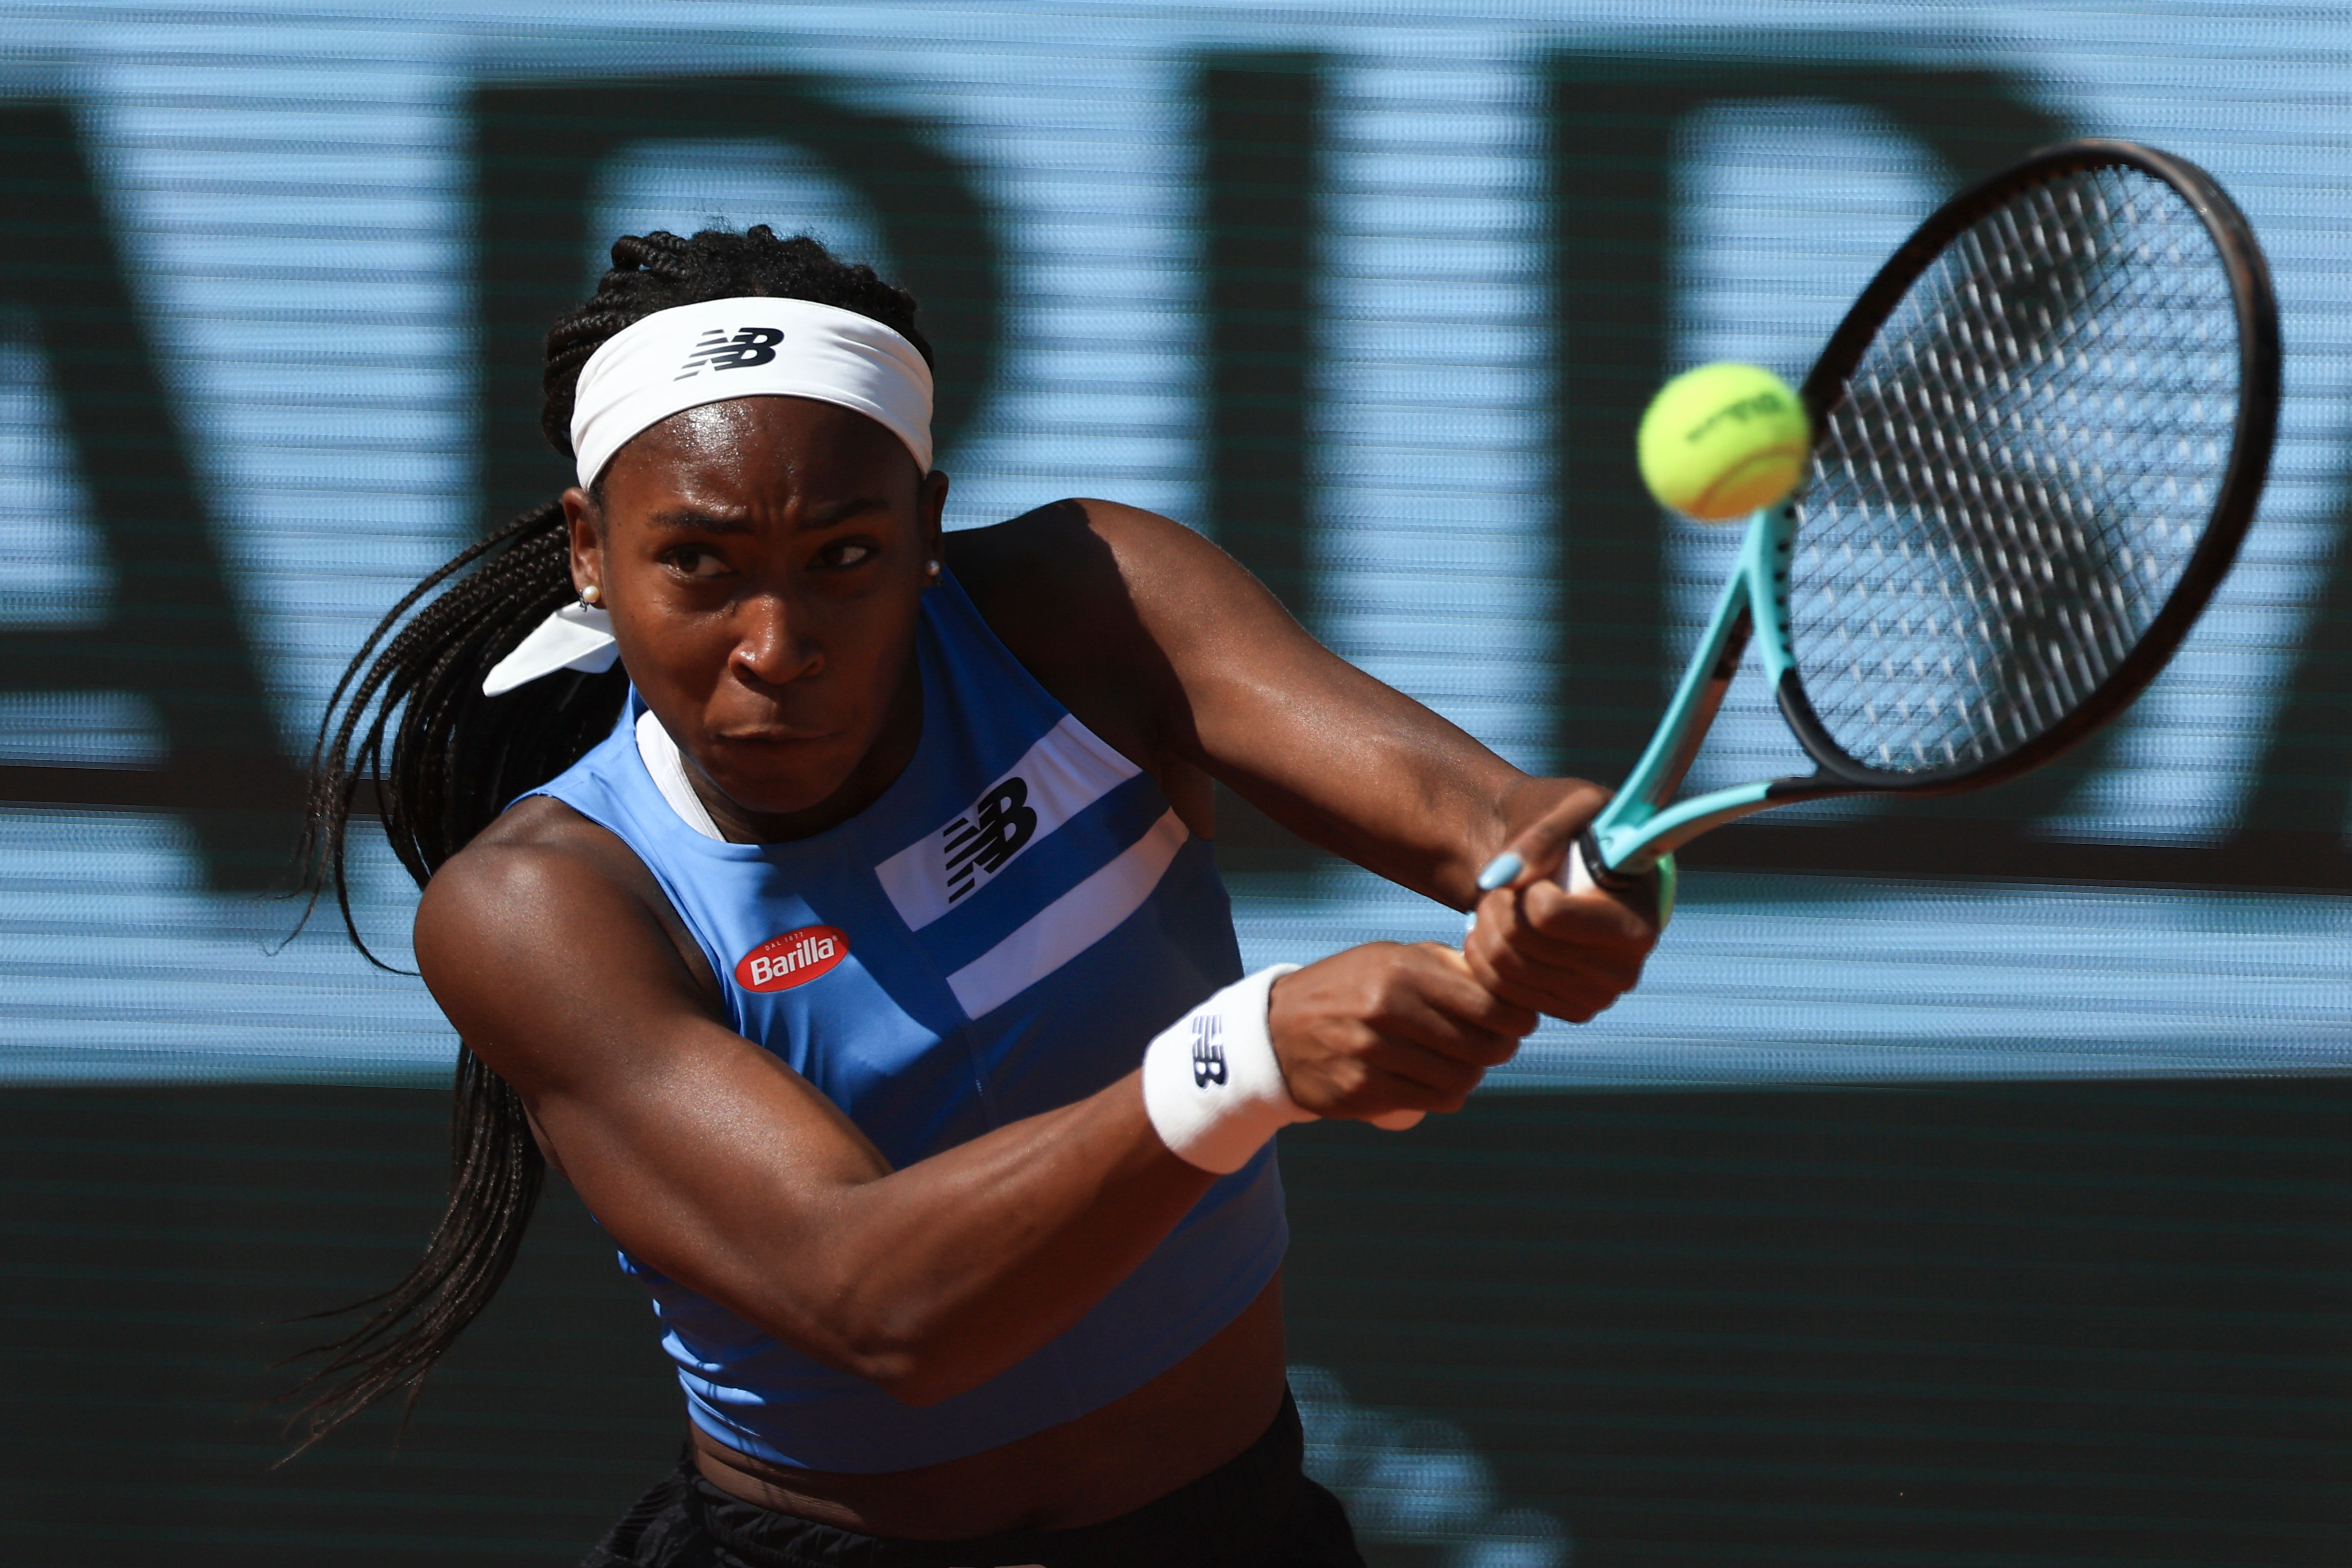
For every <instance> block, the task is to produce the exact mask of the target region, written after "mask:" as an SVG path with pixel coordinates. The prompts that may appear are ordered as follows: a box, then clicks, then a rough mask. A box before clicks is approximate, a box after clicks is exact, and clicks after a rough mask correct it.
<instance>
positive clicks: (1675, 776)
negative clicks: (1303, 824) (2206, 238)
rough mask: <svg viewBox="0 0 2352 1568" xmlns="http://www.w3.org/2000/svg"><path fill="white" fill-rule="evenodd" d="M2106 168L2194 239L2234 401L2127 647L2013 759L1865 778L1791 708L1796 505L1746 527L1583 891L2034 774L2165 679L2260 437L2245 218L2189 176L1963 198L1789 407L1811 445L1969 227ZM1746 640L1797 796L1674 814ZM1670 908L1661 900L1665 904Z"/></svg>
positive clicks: (1708, 805)
mask: <svg viewBox="0 0 2352 1568" xmlns="http://www.w3.org/2000/svg"><path fill="white" fill-rule="evenodd" d="M2116 166H2122V167H2126V168H2131V169H2136V170H2137V171H2139V172H2140V173H2142V174H2148V175H2151V176H2153V177H2154V178H2156V179H2158V180H2160V181H2162V182H2163V183H2164V184H2167V185H2168V186H2170V187H2171V188H2172V190H2173V191H2175V192H2176V193H2178V194H2179V195H2180V196H2181V198H2182V199H2183V200H2184V201H2185V202H2186V203H2187V204H2188V205H2189V207H2190V208H2191V210H2193V211H2194V212H2195V213H2196V214H2197V216H2198V217H2199V219H2200V221H2201V222H2202V223H2203V225H2204V226H2205V229H2206V231H2207V233H2208V234H2209V235H2210V237H2211V238H2212V240H2213V242H2214V247H2215V249H2216V250H2217V251H2218V252H2219V253H2220V255H2221V260H2222V264H2223V266H2224V267H2225V268H2226V269H2227V270H2228V273H2229V276H2230V279H2231V295H2232V301H2233V304H2234V306H2235V309H2236V314H2237V324H2238V374H2239V389H2238V390H2239V395H2238V409H2237V418H2236V422H2235V428H2234V430H2233V432H2232V439H2231V452H2230V458H2229V462H2228V464H2227V466H2226V467H2225V468H2224V469H2223V472H2222V477H2221V484H2220V487H2219V489H2218V493H2217V495H2216V498H2215V501H2214V505H2213V510H2212V512H2211V514H2210V518H2209V520H2208V521H2207V523H2206V527H2205V531H2204V533H2203V535H2202V536H2201V537H2200V539H2199V541H2198V543H2197V547H2196V548H2195V550H2193V551H2192V552H2190V555H2189V562H2188V564H2187V565H2186V566H2185V567H2184V568H2183V570H2182V574H2181V578H2180V581H2179V583H2177V584H2174V586H2173V590H2172V593H2171V594H2170V595H2169V596H2168V598H2167V599H2166V602H2165V604H2164V605H2163V607H2162V608H2161V609H2160V610H2158V613H2157V615H2156V616H2154V618H2153V619H2151V620H2150V622H2149V623H2148V626H2147V629H2146V630H2145V631H2144V632H2142V634H2141V636H2140V638H2139V641H2138V642H2137V645H2136V646H2135V647H2133V648H2132V650H2131V652H2130V653H2129V654H2128V655H2126V657H2125V658H2123V659H2122V660H2121V661H2120V662H2119V663H2118V664H2117V665H2116V668H2114V669H2112V670H2110V671H2109V672H2108V674H2107V676H2106V678H2105V679H2104V680H2102V681H2101V682H2100V683H2099V685H2098V687H2097V688H2096V689H2095V690H2093V691H2092V693H2091V694H2090V695H2089V696H2088V697H2087V698H2085V699H2084V701H2083V702H2082V703H2081V704H2079V705H2078V706H2077V707H2076V708H2075V709H2074V710H2073V711H2072V712H2070V713H2069V714H2067V715H2066V716H2065V718H2063V720H2061V721H2059V722H2058V723H2057V724H2054V725H2053V726H2052V727H2050V728H2049V729H2048V730H2045V731H2042V733H2040V734H2038V735H2036V736H2034V737H2033V738H2032V740H2030V741H2028V742H2025V743H2024V744H2022V745H2020V746H2018V747H2016V748H2014V749H2013V750H2011V751H2009V752H2003V753H2001V754H2000V756H1997V757H1993V758H1990V759H1989V760H1987V761H1984V762H1980V763H1957V764H1948V765H1945V766H1941V767H1934V768H1921V769H1916V770H1914V771H1911V772H1908V773H1905V772H1898V771H1895V770H1893V769H1885V768H1876V767H1872V766H1870V765H1869V764H1868V763H1864V762H1862V761H1860V760H1858V759H1856V758H1854V757H1853V756H1852V755H1850V754H1849V753H1847V752H1845V751H1844V750H1843V748H1841V747H1840V746H1839V745H1838V744H1837V742H1835V741H1834V740H1833V739H1832V737H1831V735H1830V733H1829V731H1828V729H1827V727H1826V726H1825V725H1823V724H1822V721H1821V719H1820V717H1819V715H1818V714H1816V713H1815V711H1814V710H1813V706H1812V703H1811V700H1810V699H1809V698H1808V697H1807V696H1806V694H1805V689H1804V681H1803V679H1802V677H1801V675H1800V674H1799V673H1798V670H1797V666H1796V658H1795V651H1794V648H1793V647H1792V646H1791V643H1790V632H1789V573H1790V562H1791V559H1792V557H1793V554H1794V545H1795V540H1796V531H1797V529H1798V527H1799V526H1800V513H1801V503H1802V499H1803V497H1802V492H1801V491H1800V493H1799V494H1798V495H1797V496H1794V497H1791V498H1790V500H1785V501H1782V502H1781V503H1780V504H1779V505H1777V506H1772V507H1767V508H1765V509H1764V510H1761V511H1759V512H1757V513H1756V514H1755V515H1754V516H1753V517H1752V518H1750V519H1749V520H1748V532H1747V535H1746V537H1745V539H1744V540H1743V541H1742V543H1741V546H1740V553H1739V561H1738V565H1737V566H1736V567H1735V568H1734V569H1733V571H1732V574H1731V575H1730V577H1729V579H1728V580H1727V582H1726V583H1725V584H1724V586H1723V592H1722V594H1721V595H1720V596H1719V597H1718V598H1717V602H1716V607H1715V613H1714V615H1713V616H1712V617H1711V618H1710V619H1709V621H1708V623H1707V628H1706V633H1705V635H1704V636H1702V637H1700V639H1699V643H1698V646H1697V647H1696V649H1695V650H1694V651H1693V653H1692V655H1691V658H1690V661H1689V663H1688V664H1687V665H1686V666H1685V668H1684V671H1683V678H1682V681H1681V683H1680V685H1678V686H1677V687H1676V688H1675V694H1674V697H1673V699H1672V700H1670V701H1669V702H1668V703H1667V706H1666V711H1665V713H1664V716H1663V717H1662V718H1661V720H1660V721H1659V724H1658V728H1657V730H1656V731H1654V733H1653V734H1652V736H1651V739H1650V743H1649V746H1648V747H1647V749H1646V750H1644V751H1643V753H1642V757H1641V760H1640V761H1639V762H1637V763H1635V764H1634V766H1633V772H1632V773H1629V774H1628V775H1627V777H1626V779H1625V783H1624V784H1623V785H1622V787H1621V788H1620V789H1619V791H1618V792H1617V794H1616V795H1615V796H1614V797H1612V799H1611V801H1610V803H1609V805H1606V806H1604V807H1603V808H1602V809H1601V814H1600V815H1599V816H1596V817H1594V818H1593V821H1592V825H1591V826H1590V827H1589V828H1587V829H1586V830H1585V832H1584V834H1583V836H1582V837H1581V838H1580V851H1581V852H1580V855H1579V856H1578V859H1579V861H1580V865H1579V866H1578V867H1577V868H1576V869H1578V870H1579V871H1580V872H1581V873H1582V876H1581V877H1580V878H1579V879H1578V880H1580V881H1581V880H1584V879H1590V880H1591V883H1593V884H1594V885H1596V886H1599V887H1604V888H1609V889H1617V890H1624V889H1630V888H1633V887H1634V886H1636V885H1638V884H1639V883H1640V882H1641V880H1642V879H1643V877H1644V876H1646V875H1647V874H1648V873H1649V872H1650V871H1652V870H1653V869H1654V868H1655V869H1658V870H1659V871H1661V872H1662V873H1663V876H1664V879H1665V881H1666V883H1667V885H1668V886H1669V887H1670V886H1671V883H1672V879H1673V876H1674V860H1673V853H1672V852H1673V851H1674V850H1675V849H1676V848H1678V847H1681V846H1683V845H1685V844H1687V843H1689V842H1690V841H1691V840H1692V839H1694V838H1696V837H1698V836H1699V835H1700V834H1702V833H1706V832H1708V831H1710V830H1712V829H1714V828H1717V827H1720V826H1723V825H1724V824H1726V823H1729V822H1736V821H1738V819H1739V818H1741V817H1744V816H1753V815H1754V814H1756V813H1757V812H1759V811H1763V810H1766V809H1768V808H1769V807H1771V806H1775V805H1787V804H1789V803H1790V802H1793V801H1799V800H1822V799H1827V798H1830V797H1832V796H1835V795H1865V794H1869V795H1876V794H1889V795H1948V794H1953V793H1956V792H1958V791H1960V790H1964V789H1974V788H1978V787H1980V786H1982V785H1986V784H1998V783H2000V782H2001V781H2002V780H2005V779H2010V778H2013V777H2015V776H2017V775H2018V774H2020V773H2026V772H2028V771H2030V770H2031V769H2033V768H2036V767H2039V766H2041V765H2042V763H2046V762H2048V761H2049V760H2050V759H2051V758H2053V757H2054V756H2056V755H2057V754H2058V753H2059V752H2063V751H2064V750H2065V749H2066V748H2067V747H2069V746H2072V745H2074V743H2075V742H2078V741H2080V740H2082V739H2083V738H2084V736H2086V735H2088V734H2090V733H2091V732H2092V731H2095V730H2096V729H2098V728H2099V726H2100V725H2102V724H2104V723H2105V722H2106V721H2108V720H2109V719H2112V718H2113V717H2115V715H2116V714H2117V713H2118V712H2120V711H2122V710H2124V709H2125V708H2126V707H2128V706H2129V705H2130V703H2131V702H2132V700H2133V699H2135V698H2137V696H2138V695H2139V693H2140V691H2141V690H2142V689H2144V688H2145V687H2146V686H2147V683H2148V682H2149V681H2150V680H2152V679H2155V677H2156V675H2157V673H2158V671H2159V670H2161V669H2162V668H2164V666H2165V664H2166V663H2167V661H2168V660H2169V659H2170V658H2171V657H2172V654H2173V652H2174V650H2175V649H2176V648H2177V647H2179V643H2180V641H2181V639H2182V638H2183V637H2186V636H2187V635H2188V631H2189V627H2190V626H2193V625H2194V624H2195V623H2196V620H2197V617H2198V616H2200V615H2201V614H2202V613H2203V612H2204V609H2205V605H2206V604H2207V603H2208V602H2209V601H2210V599H2211V597H2212V595H2213V590H2214V589H2215V588H2216V587H2218V586H2219V585H2220V584H2221V579H2222V577H2223V576H2224V575H2226V574H2228V572H2229V570H2230V567H2231V563H2233V562H2234V561H2235V560H2236V559H2237V553H2238V547H2239V545H2240V543H2241V542H2242V541H2243V540H2244V538H2245V534H2246V530H2247V528H2248V527H2249V526H2251V525H2252V521H2253V513H2254V507H2255V503H2256V502H2257V501H2258V500H2259V499H2260V498H2261V495H2262V491H2263V480H2264V479H2265V478H2266V476H2267V474H2268V471H2269V466H2270V458H2271V449H2272V446H2273V440H2274V438H2275V437H2276V434H2277V429H2278V404H2279V359H2280V354H2279V327H2278V303H2277V299H2276V295H2275V293H2274V291H2273V287H2272V283H2271V277H2270V268H2269V265H2268V263H2267V262H2266V261H2265V260H2264V258H2263V252H2262V247H2261V246H2260V245H2259V244H2258V243H2256V241H2255V239H2254V236H2253V230H2252V226H2250V225H2249V224H2248V223H2247V221H2246V218H2245V215H2244V214H2243V213H2242V212H2240V211H2239V209H2238V207H2237V205H2236V204H2235V203H2234V202H2232V201H2231V199H2230V197H2229V195H2228V194H2227V193H2226V192H2224V191H2223V190H2222V189H2221V185H2220V184H2218V183H2216V182H2215V181H2214V179H2213V178H2212V176H2211V175H2210V174H2206V173H2205V171H2204V170H2202V169H2200V168H2199V167H2198V166H2197V165H2196V164H2194V163H2189V161H2188V160H2186V159H2183V158H2177V157H2174V156H2172V155H2171V154H2169V153H2159V152H2158V151H2156V150H2155V149H2153V148H2149V147H2143V146H2141V145H2139V144H2138V143H2137V142H2119V141H2109V140H2090V139H2086V140H2082V141H2075V142H2061V143H2059V144H2057V145H2055V146H2052V147H2045V148H2043V149H2042V150H2041V151H2039V152H2036V153H2032V154H2030V155H2029V156H2028V157H2026V158H2025V159H2023V160H2022V161H2021V162H2020V163H2015V164H2013V165H2011V166H2010V167H2009V168H2006V169H2003V170H2001V171H2000V172H1999V173H1998V174H1992V175H1990V176H1988V177H1987V178H1985V179H1982V180H1979V181H1978V182H1976V183H1975V184H1971V185H1969V187H1967V188H1966V189H1964V190H1962V191H1961V192H1960V193H1959V194H1958V195H1955V196H1953V197H1952V198H1951V199H1950V200H1949V201H1948V202H1946V203H1945V204H1944V205H1942V206H1940V207H1938V208H1937V210H1936V212H1935V213H1934V214H1933V215H1932V216H1929V217H1928V218H1927V221H1926V222H1925V223H1923V224H1921V225H1920V226H1919V227H1918V229H1917V230H1916V232H1915V233H1914V234H1913V235H1912V237H1910V238H1909V239H1907V240H1906V241H1905V242H1904V244H1903V246H1902V247H1901V248H1899V249H1898V250H1896V251H1895V255H1894V256H1893V257H1892V258H1889V259H1888V260H1887V262H1886V265H1885V266H1884V267H1882V268H1880V269H1879V271H1878V274H1877V276H1875V277H1874V278H1873V279H1871V281H1870V284H1869V285H1868V287H1866V288H1864V289H1863V291H1862V293H1861V295H1860V296H1859V297H1858V298H1857V299H1856V300H1854V303H1853V308H1852V309H1851V310H1848V311H1847V312H1846V315H1845V319H1844V320H1843V321H1842V322H1841V323H1840V324H1839V326H1838V329H1837V331H1835V332H1833V333H1832V334H1831V337H1830V341H1829V342H1828V344H1827V345H1826V346H1825V347H1824V348H1823V349H1822V354H1821V357H1820V359H1819V360H1817V361H1816V362H1815V363H1814V365H1813V369H1812V373H1811V374H1810V375H1808V376H1807V377H1806V378H1805V384H1804V387H1803V389H1802V395H1803V398H1804V401H1805V406H1806V409H1807V411H1808V413H1809V414H1810V415H1811V419H1812V426H1813V429H1814V432H1815V438H1816V439H1819V438H1820V435H1821V432H1822V431H1824V430H1825V429H1826V428H1827V425H1828V416H1830V414H1832V412H1833V411H1834V410H1835V409H1836V408H1837V406H1838V405H1839V404H1840V403H1841V402H1843V399H1844V397H1845V392H1846V381H1847V378H1848V377H1849V376H1850V375H1851V374H1853V371H1854V369H1855V367H1856V366H1858V365H1859V364H1860V363H1861V362H1862V358H1863V356H1864V354H1865V353H1867V352H1868V351H1869V348H1870V344H1871V342H1873V341H1874V338H1875V337H1876V335H1877V332H1878V330H1879V328H1880V327H1881V326H1882V325H1884V324H1885V321H1886V319H1887V318H1888V317H1889V316H1891V315H1892V314H1893V313H1894V312H1895V309H1896V308H1897V307H1898V306H1899V305H1900V304H1901V303H1902V301H1903V299H1904V297H1905V296H1906V293H1907V292H1908V291H1909V289H1910V288H1911V286H1912V285H1913V284H1914V283H1915V282H1916V281H1917V280H1918V279H1919V278H1920V277H1921V276H1922V275H1924V274H1925V273H1926V272H1927V269H1928V268H1930V267H1932V266H1933V265H1934V264H1935V262H1936V260H1937V258H1938V257H1940V256H1941V255H1942V254H1943V252H1944V249H1945V247H1947V246H1948V245H1949V244H1950V243H1951V242H1952V241H1953V240H1954V239H1956V238H1958V237H1959V236H1960V235H1961V234H1962V233H1964V232H1965V231H1966V230H1967V229H1968V228H1969V226H1972V225H1974V224H1975V223H1976V222H1977V221H1978V220H1979V218H1982V217H1984V216H1987V215H1988V214H1990V213H1992V212H1995V211H1998V210H1999V209H2000V207H2002V206H2003V205H2006V204H2007V203H2008V202H2009V200H2010V199H2011V198H2012V197H2013V196H2015V195H2017V194H2018V193H2020V192H2021V191H2023V190H2026V189H2030V188H2032V186H2033V185H2034V184H2043V183H2047V182H2049V181H2052V180H2056V179H2060V178H2063V176H2065V175H2067V174H2076V173H2080V172H2082V171H2084V170H2087V169H2095V168H2112V167H2116ZM1751 637H1752V638H1753V640H1755V641H1756V642H1757V643H1758V645H1759V648H1758V651H1759V653H1760V654H1761V656H1762V662H1763V666H1764V677H1765V681H1766V684H1767V685H1768V686H1769V689H1771V691H1772V694H1773V698H1774V700H1775V701H1776V703H1777V704H1778V706H1779V707H1780V713H1781V717H1782V718H1783V719H1784V720H1786V721H1787V722H1788V725H1789V729H1790V732H1791V733H1792V734H1793V735H1794V737H1795V738H1796V741H1797V743H1798V744H1799V745H1800V746H1801V747H1802V748H1803V749H1804V751H1805V754H1806V755H1807V756H1808V757H1809V758H1810V759H1811V761H1812V763H1813V764H1814V768H1815V772H1814V773H1812V774H1811V775H1810V776H1808V777H1803V778H1794V777H1788V778H1775V779H1761V780H1758V781H1755V782H1753V783H1750V784H1736V785H1732V786H1730V787H1728V788H1725V789H1718V790H1713V791H1710V792H1708V793H1706V794H1705V795H1696V796H1693V797H1692V798H1691V799H1689V800H1685V801H1680V802H1675V801H1674V799H1673V796H1674V794H1675V791H1676V790H1677V789H1679V788H1680V787H1681V785H1682V782H1683V778H1684V776H1685V774H1686V773H1688V772H1689V771H1690V765H1691V763H1692V761H1693V759H1694V758H1695V757H1696V755H1697V753H1698V750H1699V747H1700V745H1701V743H1702V742H1704V741H1705V740H1706V731H1707V728H1708V726H1709V725H1711V724H1712V723H1713V722H1714V721H1715V716H1716V713H1717V710H1719V709H1720V708H1721V707H1722V705H1723V699H1724V694H1725V692H1726V691H1727V689H1729V687H1730V684H1731V681H1732V679H1733V677H1734V676H1735V675H1736V674H1737V673H1738V668H1739V662H1740V657H1741V655H1742V654H1743V652H1744V651H1745V650H1746V647H1747V645H1748V642H1749V641H1750V640H1751ZM1666 896H1667V897H1668V898H1671V894H1670V893H1669V894H1667V895H1666Z"/></svg>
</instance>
